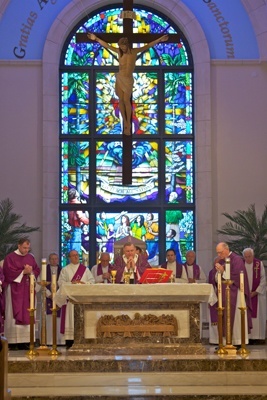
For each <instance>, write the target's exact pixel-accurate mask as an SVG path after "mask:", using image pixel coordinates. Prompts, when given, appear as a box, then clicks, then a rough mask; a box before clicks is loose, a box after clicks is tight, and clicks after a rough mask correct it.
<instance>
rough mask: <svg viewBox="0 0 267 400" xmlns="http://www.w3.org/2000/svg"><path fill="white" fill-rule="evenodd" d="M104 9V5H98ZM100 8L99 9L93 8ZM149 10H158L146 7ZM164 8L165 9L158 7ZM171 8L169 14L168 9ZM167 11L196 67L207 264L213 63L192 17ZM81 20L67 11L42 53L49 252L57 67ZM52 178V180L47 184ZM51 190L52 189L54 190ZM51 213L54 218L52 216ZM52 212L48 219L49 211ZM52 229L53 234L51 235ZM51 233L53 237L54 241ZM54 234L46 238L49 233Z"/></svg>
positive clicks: (201, 226) (54, 199) (200, 219)
mask: <svg viewBox="0 0 267 400" xmlns="http://www.w3.org/2000/svg"><path fill="white" fill-rule="evenodd" d="M89 3H90V2H89V1H85V2H84V7H86V9H87V11H88V12H90V9H91V8H92V6H91V4H89ZM99 4H100V3H99ZM94 6H96V4H95V5H94ZM147 6H154V7H155V5H154V4H152V2H150V1H148V2H147ZM157 7H158V8H159V11H160V8H161V6H159V5H158V6H157ZM166 7H167V8H166ZM166 7H165V6H164V9H162V12H166V14H168V12H169V13H170V14H171V15H172V16H173V20H174V21H175V22H176V23H177V25H179V26H180V27H182V29H183V31H184V33H185V35H186V37H187V38H188V41H189V45H190V47H191V50H192V53H193V57H194V61H195V88H196V98H195V109H196V113H195V126H196V129H197V135H196V143H195V151H196V160H197V170H196V182H197V186H196V199H197V213H196V229H197V230H196V233H197V238H198V240H197V242H196V245H197V248H196V250H197V251H198V254H199V256H200V257H201V259H202V260H204V261H205V260H209V259H210V256H211V254H212V241H211V238H212V229H211V203H212V199H211V167H210V165H211V140H210V136H211V129H210V57H209V51H208V46H207V41H206V39H205V36H204V34H203V31H202V29H201V27H200V25H199V23H198V21H197V20H196V18H195V17H194V15H193V14H192V13H191V12H190V11H189V10H188V9H187V8H186V7H185V6H184V5H182V4H177V5H176V7H175V9H174V10H172V9H171V8H170V5H166ZM80 18H81V14H80V10H78V9H77V7H76V5H75V4H70V5H69V6H68V7H66V8H65V9H64V10H63V12H62V13H61V15H60V16H59V18H58V20H56V21H55V23H54V25H53V26H52V28H51V30H50V32H49V34H48V37H47V41H46V44H45V48H44V57H43V67H44V68H43V72H44V74H43V77H44V80H43V83H44V87H43V89H44V97H43V99H44V193H45V195H44V224H43V226H44V242H43V249H44V250H46V249H47V251H49V249H51V248H53V249H54V248H55V243H58V220H57V219H55V217H56V215H57V213H58V210H57V207H56V204H58V199H59V193H58V191H57V190H56V185H51V183H52V182H53V183H56V181H58V174H59V170H58V165H57V166H56V165H55V164H54V163H53V165H52V164H49V160H50V159H51V156H52V155H54V157H55V159H57V155H56V152H57V151H58V143H57V138H56V137H55V132H58V114H57V110H58V103H57V99H58V76H56V74H55V67H56V66H58V62H59V56H60V51H61V48H62V45H63V43H64V41H65V39H66V36H67V32H66V26H73V24H74V23H76V21H78V20H79V19H80ZM48 178H52V181H51V179H50V180H49V181H48ZM52 186H53V187H52ZM51 209H52V212H51ZM48 210H49V211H50V214H49V217H48V218H47V217H46V211H48ZM52 228H53V229H52ZM51 229H52V232H53V234H52V235H51ZM48 232H50V233H49V234H47V235H46V233H48Z"/></svg>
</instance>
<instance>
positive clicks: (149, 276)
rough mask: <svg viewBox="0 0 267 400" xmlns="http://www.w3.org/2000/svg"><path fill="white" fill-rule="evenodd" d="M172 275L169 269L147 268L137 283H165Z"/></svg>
mask: <svg viewBox="0 0 267 400" xmlns="http://www.w3.org/2000/svg"><path fill="white" fill-rule="evenodd" d="M171 275H172V270H171V269H165V268H147V269H146V270H145V272H144V273H143V275H142V276H141V278H140V280H139V283H166V282H169V280H170V277H171Z"/></svg>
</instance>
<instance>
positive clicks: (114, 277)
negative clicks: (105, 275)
mask: <svg viewBox="0 0 267 400" xmlns="http://www.w3.org/2000/svg"><path fill="white" fill-rule="evenodd" d="M110 273H111V279H112V283H115V279H116V275H117V271H116V270H115V269H113V270H112V271H110Z"/></svg>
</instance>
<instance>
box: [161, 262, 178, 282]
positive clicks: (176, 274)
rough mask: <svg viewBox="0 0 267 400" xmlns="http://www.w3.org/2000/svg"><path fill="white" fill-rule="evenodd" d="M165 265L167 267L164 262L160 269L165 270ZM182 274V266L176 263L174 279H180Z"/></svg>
mask: <svg viewBox="0 0 267 400" xmlns="http://www.w3.org/2000/svg"><path fill="white" fill-rule="evenodd" d="M167 265H168V263H167V262H165V263H163V264H162V265H161V268H165V269H167ZM182 273H183V265H182V264H180V263H178V262H177V261H176V273H175V278H181V276H182Z"/></svg>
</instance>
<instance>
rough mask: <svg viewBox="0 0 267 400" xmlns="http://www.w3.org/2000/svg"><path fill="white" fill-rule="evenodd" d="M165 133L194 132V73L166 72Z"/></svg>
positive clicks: (180, 133)
mask: <svg viewBox="0 0 267 400" xmlns="http://www.w3.org/2000/svg"><path fill="white" fill-rule="evenodd" d="M165 133H166V134H179V135H182V134H192V74H191V73H189V72H188V73H174V72H166V73H165Z"/></svg>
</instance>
